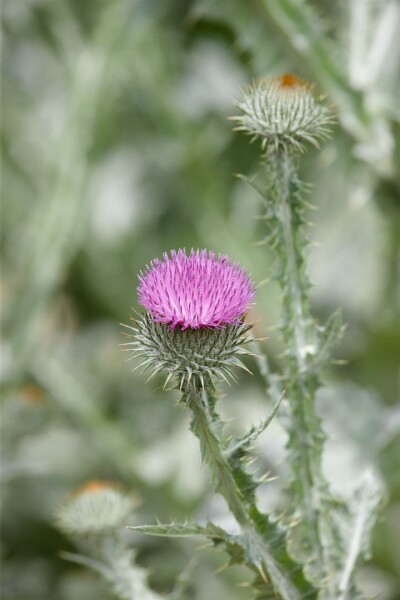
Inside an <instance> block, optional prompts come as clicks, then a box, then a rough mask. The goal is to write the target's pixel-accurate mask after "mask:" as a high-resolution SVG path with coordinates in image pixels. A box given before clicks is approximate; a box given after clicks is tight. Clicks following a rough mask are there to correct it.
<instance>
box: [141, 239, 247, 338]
mask: <svg viewBox="0 0 400 600" xmlns="http://www.w3.org/2000/svg"><path fill="white" fill-rule="evenodd" d="M139 281H140V285H139V288H138V292H139V302H140V303H141V304H142V306H144V308H145V309H146V310H148V311H149V313H150V314H151V315H152V317H153V319H154V321H155V322H156V323H165V324H168V325H169V326H170V328H171V329H173V328H175V327H180V328H181V329H187V328H190V329H199V328H200V327H221V326H223V325H227V324H232V323H239V322H240V319H241V318H242V317H243V315H244V313H245V312H246V310H247V309H248V306H249V304H250V301H251V299H252V298H253V296H254V286H253V284H252V282H251V280H250V278H249V276H248V275H247V274H246V272H245V271H244V270H243V269H242V268H241V267H240V266H239V265H238V264H237V263H233V262H231V261H230V260H229V258H228V257H226V256H218V258H216V257H215V254H214V253H213V252H207V250H196V251H194V250H192V251H191V252H190V254H189V256H187V255H186V253H185V251H184V250H178V252H175V251H172V252H171V258H170V257H169V256H168V254H166V253H165V254H164V256H163V260H161V261H160V260H158V259H155V260H154V261H153V262H152V263H151V266H150V267H148V268H147V271H146V273H145V274H143V273H141V274H140V275H139Z"/></svg>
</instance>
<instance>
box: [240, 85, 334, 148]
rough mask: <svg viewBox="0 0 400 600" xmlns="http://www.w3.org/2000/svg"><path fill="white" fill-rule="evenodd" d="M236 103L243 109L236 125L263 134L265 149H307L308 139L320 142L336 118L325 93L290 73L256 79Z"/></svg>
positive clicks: (254, 136) (261, 137)
mask: <svg viewBox="0 0 400 600" xmlns="http://www.w3.org/2000/svg"><path fill="white" fill-rule="evenodd" d="M236 106H237V107H238V108H239V109H240V110H241V112H242V114H241V115H239V116H236V117H232V120H233V121H236V123H237V124H238V125H237V127H236V129H237V130H240V131H245V132H247V133H249V134H250V135H252V136H253V138H254V139H256V138H260V139H261V143H262V147H263V149H264V150H265V149H272V150H283V151H285V152H288V151H289V150H291V149H297V150H303V149H304V146H305V144H306V143H308V142H309V143H311V144H313V145H314V146H318V141H319V140H320V139H322V138H324V137H327V136H328V134H329V125H330V124H331V123H333V120H334V119H333V112H332V108H331V106H330V105H329V104H328V103H327V102H326V100H325V98H324V96H322V95H321V94H318V93H317V92H316V90H315V88H314V86H312V85H310V84H308V83H306V82H305V81H303V80H302V79H300V78H298V77H296V76H295V75H290V74H285V75H281V76H280V77H271V78H266V79H259V80H256V81H255V82H254V83H253V84H252V85H250V86H249V87H248V88H247V89H245V90H244V91H243V93H242V98H241V100H240V101H239V102H237V103H236Z"/></svg>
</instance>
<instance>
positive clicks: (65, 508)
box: [56, 481, 137, 537]
mask: <svg viewBox="0 0 400 600" xmlns="http://www.w3.org/2000/svg"><path fill="white" fill-rule="evenodd" d="M135 506H137V499H135V498H134V497H132V496H129V495H127V494H126V493H124V492H122V491H121V490H120V489H119V486H118V485H116V484H114V483H110V482H107V481H105V482H103V481H90V482H88V483H87V484H85V485H84V486H82V487H81V488H79V489H78V490H77V491H76V492H74V493H73V494H71V495H70V496H69V498H67V499H66V500H65V501H64V502H63V504H62V505H61V506H60V507H59V508H58V510H57V513H56V522H57V525H58V527H59V528H60V529H61V530H62V531H64V532H65V533H66V534H68V535H75V536H82V537H85V536H89V535H99V534H103V533H106V532H108V531H110V530H113V529H115V528H116V527H121V526H122V525H124V524H125V523H126V521H127V518H128V517H129V516H130V515H131V514H132V511H133V509H134V508H135Z"/></svg>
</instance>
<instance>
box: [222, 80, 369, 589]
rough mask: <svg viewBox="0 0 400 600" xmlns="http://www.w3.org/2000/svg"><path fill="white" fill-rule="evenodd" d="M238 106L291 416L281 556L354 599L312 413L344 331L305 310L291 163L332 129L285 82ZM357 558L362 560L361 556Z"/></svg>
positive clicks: (318, 108)
mask: <svg viewBox="0 0 400 600" xmlns="http://www.w3.org/2000/svg"><path fill="white" fill-rule="evenodd" d="M237 106H238V108H239V109H240V111H241V114H240V115H239V116H236V117H234V118H233V119H234V121H235V122H236V123H237V129H238V130H242V131H245V132H246V133H248V134H250V135H251V136H252V137H253V138H258V139H259V140H260V141H261V148H262V150H263V154H262V167H261V171H262V172H261V178H263V177H264V178H263V179H262V183H261V184H259V183H258V181H257V180H256V178H253V179H249V178H246V177H245V178H243V179H244V180H245V181H246V182H247V183H248V184H249V185H250V186H251V187H252V188H253V189H254V190H255V191H256V192H257V194H258V195H259V196H260V197H261V198H262V200H263V205H264V214H263V219H264V222H265V225H266V228H267V236H266V238H265V242H266V243H268V244H269V245H270V246H271V248H272V249H273V250H274V251H275V256H276V261H277V269H276V273H277V276H276V279H277V281H278V283H279V285H280V287H281V290H282V309H283V315H282V320H281V326H280V328H281V331H282V335H283V338H284V342H285V346H286V347H285V353H284V356H285V362H284V371H283V374H282V385H283V386H284V388H285V394H286V397H287V399H288V402H289V406H290V413H289V418H285V421H284V425H285V426H286V428H287V430H288V434H289V441H288V444H287V462H288V464H289V466H290V470H291V479H290V483H289V485H288V496H289V497H290V500H291V503H292V506H293V508H292V509H291V513H292V527H291V529H290V533H289V535H288V548H289V551H290V553H291V555H292V556H293V557H294V558H295V559H296V560H298V561H299V562H302V563H303V564H304V572H305V575H306V577H307V579H308V580H309V581H310V582H312V583H313V584H314V585H315V587H316V588H317V589H318V590H319V595H318V597H319V598H320V599H321V600H322V599H326V600H336V599H337V598H341V599H342V600H344V599H345V598H348V599H350V598H352V599H353V598H359V597H360V598H361V597H362V596H361V595H360V593H359V592H358V590H356V588H355V584H354V579H353V577H349V578H346V583H345V585H344V584H343V581H344V580H343V571H346V569H347V566H346V565H347V564H348V558H349V556H348V552H349V547H348V545H349V537H348V536H344V537H343V529H342V528H341V527H340V525H339V523H340V522H341V518H342V516H343V514H347V512H348V511H349V510H350V509H349V507H348V506H346V505H345V504H344V502H342V501H339V500H338V499H336V498H334V497H333V496H332V495H331V493H330V491H329V487H328V484H327V481H326V479H325V476H324V474H323V470H322V455H323V446H324V440H325V434H324V431H323V429H322V426H321V419H320V417H319V416H318V413H317V411H316V407H315V396H316V391H317V389H318V387H319V386H320V385H321V379H320V376H321V371H322V369H323V368H324V367H325V366H326V365H327V364H328V363H329V362H330V361H331V355H332V348H333V346H334V345H335V344H336V343H337V342H338V341H339V339H340V337H341V335H342V333H343V329H344V328H343V324H342V319H341V314H340V311H337V312H335V313H334V314H333V315H332V316H331V317H330V318H329V319H328V321H327V322H326V323H325V324H324V325H320V324H318V323H317V322H316V321H315V320H314V318H313V316H312V313H311V310H310V303H309V295H310V287H311V285H310V281H309V278H308V275H307V271H306V264H305V254H304V253H305V249H306V247H307V234H306V224H307V223H306V220H305V217H304V213H305V209H306V206H307V205H306V202H305V198H304V196H305V189H306V188H305V185H304V184H303V183H302V182H301V181H300V179H299V177H298V162H299V155H300V153H301V152H304V151H305V150H306V148H307V145H308V144H312V145H314V146H316V147H317V148H318V146H319V141H320V140H321V139H323V138H325V137H326V136H327V134H328V132H329V126H330V125H331V124H332V123H333V121H334V119H333V112H332V107H331V106H330V105H329V104H328V103H327V100H326V98H325V97H324V96H322V95H320V94H318V93H317V92H316V90H315V88H314V87H313V86H310V85H308V84H307V83H305V82H304V81H303V80H301V79H299V78H297V77H296V76H294V75H290V74H286V75H283V76H281V77H274V78H271V79H265V80H260V81H257V82H255V83H254V84H253V85H252V86H250V87H249V88H248V89H247V90H245V91H244V92H243V95H242V99H241V100H240V101H239V102H238V103H237ZM267 374H268V373H267ZM377 489H379V485H378V483H377V482H375V484H374V485H372V486H370V489H369V490H368V489H367V490H365V492H366V493H367V495H368V494H371V498H372V501H371V503H370V504H369V508H370V512H369V515H368V518H367V519H366V524H365V526H366V528H367V530H368V528H370V524H371V521H372V522H373V519H374V513H375V510H376V507H377V505H378V504H379V497H380V494H379V493H377V492H376V490H377ZM347 533H348V532H347ZM367 538H368V536H367ZM358 551H359V553H360V554H362V552H363V550H362V548H358ZM358 551H357V552H356V554H357V560H358V559H359V556H358ZM353 559H354V557H353ZM352 574H353V573H352Z"/></svg>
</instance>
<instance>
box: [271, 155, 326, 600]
mask: <svg viewBox="0 0 400 600" xmlns="http://www.w3.org/2000/svg"><path fill="white" fill-rule="evenodd" d="M270 166H271V173H272V174H273V181H274V183H273V187H272V196H273V201H274V207H275V209H274V216H273V223H272V226H273V227H276V231H277V236H278V239H277V242H278V258H279V262H280V267H281V277H280V283H281V286H282V290H283V313H284V320H283V325H282V331H283V335H284V339H285V342H286V345H287V352H286V354H287V357H288V360H287V364H286V369H285V381H286V385H287V397H288V400H289V403H290V407H291V422H290V425H289V443H288V450H289V458H290V465H291V469H292V490H293V493H294V502H295V506H296V513H295V514H296V515H297V516H298V517H300V519H301V524H300V526H299V527H300V531H301V536H300V537H301V542H300V543H301V544H302V546H303V549H302V551H304V546H305V548H306V555H308V557H309V558H310V557H311V564H310V567H311V569H310V575H311V577H312V579H315V580H316V581H319V582H321V581H323V582H325V584H324V591H323V593H324V596H323V598H326V599H329V600H336V599H337V593H336V584H335V580H334V577H333V574H334V573H335V570H336V569H337V562H336V559H335V546H337V544H335V542H336V541H337V535H336V528H335V525H334V523H333V520H332V518H331V516H330V509H331V508H332V504H333V502H332V500H331V498H330V495H329V491H328V486H327V483H326V480H325V478H324V476H323V473H322V466H321V462H322V450H323V442H324V439H325V436H324V433H323V430H322V427H321V422H320V418H319V417H318V415H317V413H316V410H315V391H316V389H317V387H318V385H319V382H318V376H317V374H316V372H315V370H314V369H312V368H310V366H309V365H310V364H311V363H310V361H309V358H310V357H311V358H313V357H314V356H315V355H316V354H317V353H318V336H317V334H316V326H315V324H314V322H313V320H312V318H311V315H310V310H309V304H308V292H309V288H310V284H309V281H308V278H307V275H306V273H305V269H304V258H303V252H302V251H303V249H304V246H305V245H306V240H305V238H304V234H303V231H302V210H303V206H302V202H301V194H300V191H301V189H300V188H301V186H300V183H299V181H298V179H297V175H296V169H295V165H294V162H293V158H292V157H291V156H290V155H289V154H287V153H284V152H282V153H280V154H276V155H274V156H273V157H272V158H271V165H270Z"/></svg>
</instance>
